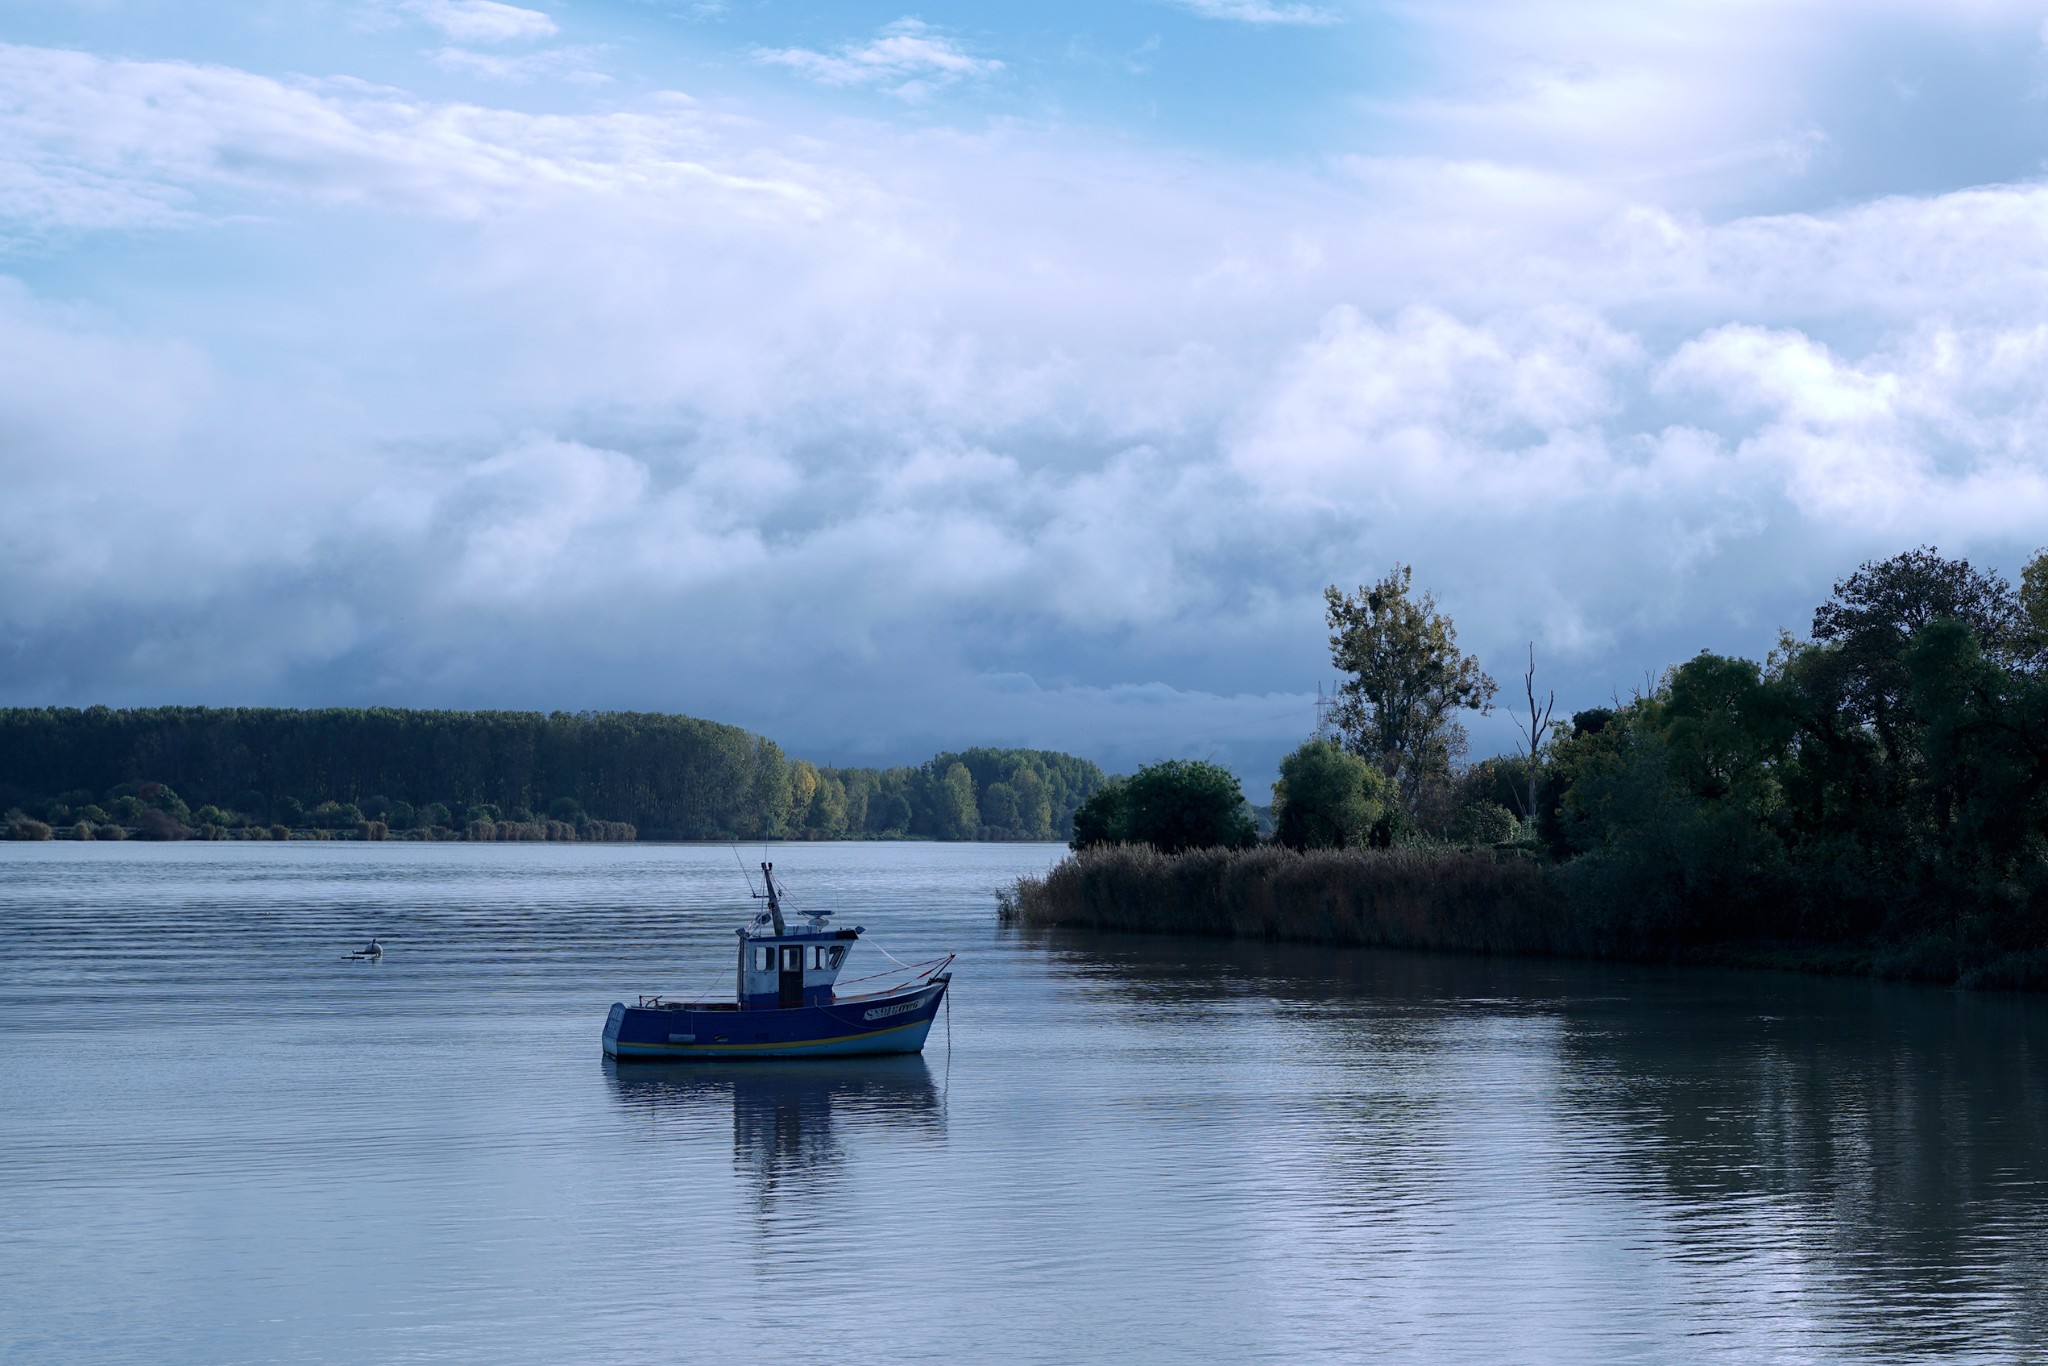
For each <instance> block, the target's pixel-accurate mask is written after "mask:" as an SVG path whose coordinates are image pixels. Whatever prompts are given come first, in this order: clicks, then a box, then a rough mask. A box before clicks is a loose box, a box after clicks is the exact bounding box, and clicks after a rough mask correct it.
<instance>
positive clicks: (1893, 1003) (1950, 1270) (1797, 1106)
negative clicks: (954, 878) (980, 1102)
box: [1030, 931, 2048, 1354]
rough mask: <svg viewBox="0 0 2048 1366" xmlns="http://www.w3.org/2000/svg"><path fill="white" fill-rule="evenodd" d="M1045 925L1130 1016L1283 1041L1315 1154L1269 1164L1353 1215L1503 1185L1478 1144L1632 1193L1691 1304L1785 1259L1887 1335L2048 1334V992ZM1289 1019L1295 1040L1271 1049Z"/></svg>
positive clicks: (1393, 1216)
mask: <svg viewBox="0 0 2048 1366" xmlns="http://www.w3.org/2000/svg"><path fill="white" fill-rule="evenodd" d="M1030 941H1031V942H1034V943H1037V944H1039V945H1041V946H1042V947H1044V948H1045V949H1046V950H1048V951H1049V953H1050V954H1051V955H1052V956H1053V961H1054V963H1055V965H1056V969H1057V970H1058V971H1059V972H1060V973H1062V974H1063V975H1066V976H1068V977H1070V978H1071V979H1075V980H1078V981H1080V982H1083V983H1086V984H1088V985H1089V987H1090V988H1091V989H1093V988H1100V989H1101V991H1102V993H1103V994H1104V997H1105V999H1108V1000H1111V1001H1114V1002H1116V1003H1117V1005H1118V1006H1119V1008H1121V1009H1125V1010H1127V1011H1129V1012H1130V1013H1131V1017H1132V1018H1134V1019H1137V1020H1141V1021H1143V1020H1165V1019H1168V1018H1178V1019H1180V1020H1182V1021H1183V1022H1184V1023H1185V1024H1186V1026H1187V1028H1188V1031H1189V1032H1188V1035H1187V1040H1186V1044H1187V1048H1188V1049H1189V1050H1190V1051H1191V1052H1193V1051H1197V1050H1201V1049H1204V1048H1213V1047H1218V1045H1217V1043H1216V1042H1215V1040H1216V1037H1217V1035H1218V1033H1219V1032H1227V1031H1230V1030H1238V1031H1241V1042H1239V1043H1235V1044H1225V1045H1223V1046H1224V1047H1228V1048H1232V1049H1235V1048H1257V1049H1260V1050H1261V1051H1263V1052H1264V1053H1266V1054H1267V1055H1268V1056H1272V1055H1274V1054H1276V1053H1284V1056H1280V1057H1279V1058H1278V1059H1277V1060H1278V1062H1279V1063H1280V1065H1282V1066H1287V1067H1295V1066H1298V1068H1299V1070H1297V1071H1295V1072H1293V1073H1291V1074H1290V1075H1289V1076H1288V1079H1287V1082H1286V1083H1284V1084H1286V1085H1289V1086H1291V1087H1293V1088H1294V1089H1293V1091H1292V1094H1291V1095H1290V1096H1289V1097H1288V1104H1289V1105H1290V1107H1292V1108H1294V1109H1296V1110H1297V1111H1299V1112H1305V1113H1308V1114H1310V1115H1312V1116H1313V1130H1312V1132H1311V1133H1310V1134H1309V1135H1307V1136H1306V1137H1305V1138H1304V1142H1305V1143H1306V1144H1307V1145H1308V1146H1309V1147H1310V1149H1311V1151H1310V1152H1308V1153H1303V1154H1298V1155H1296V1156H1294V1157H1293V1158H1292V1159H1289V1160H1292V1161H1294V1162H1297V1163H1299V1164H1300V1165H1301V1166H1302V1167H1303V1168H1304V1170H1301V1171H1297V1172H1293V1173H1291V1174H1290V1173H1286V1172H1277V1173H1276V1172H1272V1171H1271V1170H1270V1168H1269V1170H1268V1172H1267V1173H1265V1174H1263V1176H1262V1179H1275V1178H1277V1179H1279V1180H1282V1181H1284V1182H1287V1183H1290V1184H1292V1183H1295V1182H1297V1181H1299V1180H1301V1179H1304V1178H1311V1177H1312V1178H1314V1179H1316V1180H1317V1181H1318V1182H1319V1185H1318V1187H1317V1189H1318V1198H1319V1199H1320V1200H1322V1201H1323V1202H1324V1203H1325V1204H1326V1205H1327V1206H1329V1207H1332V1208H1336V1209H1342V1210H1343V1211H1345V1215H1346V1217H1347V1218H1351V1219H1355V1220H1356V1221H1357V1226H1358V1227H1360V1228H1365V1227H1366V1226H1368V1225H1373V1224H1377V1225H1380V1226H1386V1225H1388V1224H1399V1223H1403V1222H1412V1221H1413V1220H1414V1219H1415V1218H1416V1217H1418V1216H1417V1214H1416V1212H1415V1211H1414V1210H1412V1209H1410V1210H1404V1209H1403V1208H1401V1206H1402V1204H1403V1203H1404V1202H1408V1203H1410V1204H1413V1203H1415V1202H1427V1201H1428V1200H1429V1199H1431V1198H1433V1196H1435V1195H1440V1194H1441V1193H1442V1192H1443V1191H1444V1190H1445V1189H1446V1188H1447V1187H1452V1188H1454V1187H1455V1185H1456V1184H1457V1183H1460V1182H1468V1183H1469V1182H1477V1181H1498V1180H1501V1179H1502V1174H1501V1172H1500V1171H1498V1170H1489V1169H1487V1167H1486V1166H1485V1165H1484V1164H1478V1163H1475V1161H1474V1159H1475V1157H1476V1158H1481V1159H1485V1160H1486V1162H1487V1163H1492V1164H1501V1165H1508V1164H1517V1165H1519V1164H1525V1163H1526V1164H1529V1166H1528V1170H1529V1171H1531V1172H1534V1173H1536V1174H1537V1176H1539V1177H1540V1179H1543V1180H1548V1181H1553V1182H1562V1183H1563V1184H1562V1185H1561V1186H1560V1188H1559V1189H1558V1191H1557V1192H1556V1193H1557V1194H1558V1195H1560V1196H1563V1197H1570V1198H1576V1197H1581V1196H1586V1195H1591V1194H1601V1195H1614V1194H1619V1195H1621V1196H1623V1197H1624V1198H1626V1199H1627V1200H1628V1201H1629V1202H1630V1203H1631V1204H1632V1205H1634V1206H1635V1208H1636V1209H1637V1210H1638V1211H1639V1212H1640V1213H1642V1214H1643V1215H1644V1217H1645V1218H1647V1219H1648V1220H1649V1221H1650V1222H1651V1223H1652V1224H1653V1226H1654V1227H1656V1228H1657V1229H1658V1230H1659V1233H1658V1235H1657V1236H1658V1240H1659V1243H1660V1249H1659V1250H1660V1251H1661V1252H1662V1253H1663V1255H1665V1256H1667V1257H1669V1258H1670V1259H1671V1261H1672V1262H1673V1263H1675V1264H1677V1265H1678V1266H1679V1267H1681V1268H1682V1269H1683V1268H1690V1269H1691V1270H1693V1271H1696V1272H1697V1273H1698V1275H1699V1277H1700V1286H1699V1288H1700V1289H1701V1290H1702V1298H1703V1301H1704V1300H1707V1299H1711V1298H1712V1294H1713V1291H1712V1285H1711V1283H1712V1282H1714V1281H1716V1280H1718V1281H1720V1282H1721V1283H1722V1284H1723V1285H1728V1284H1732V1285H1735V1286H1738V1287H1740V1286H1741V1285H1742V1284H1743V1283H1744V1278H1745V1277H1748V1276H1751V1275H1756V1276H1759V1277H1766V1276H1767V1277H1769V1278H1770V1288H1771V1289H1773V1290H1774V1291H1782V1290H1783V1289H1784V1287H1785V1286H1786V1284H1787V1280H1786V1276H1787V1274H1788V1271H1789V1272H1790V1274H1791V1277H1792V1281H1791V1283H1792V1284H1795V1285H1797V1286H1798V1287H1799V1290H1798V1294H1797V1296H1796V1303H1794V1304H1791V1305H1786V1304H1780V1305H1779V1306H1778V1308H1779V1310H1780V1311H1782V1312H1787V1313H1794V1314H1796V1315H1797V1316H1799V1317H1802V1318H1804V1319H1806V1320H1808V1321H1811V1322H1812V1323H1814V1324H1815V1325H1816V1326H1817V1327H1819V1329H1820V1330H1821V1331H1822V1332H1824V1333H1837V1332H1839V1333H1846V1334H1848V1335H1850V1336H1851V1337H1852V1338H1853V1339H1854V1340H1855V1341H1856V1342H1857V1344H1858V1345H1859V1346H1861V1347H1866V1348H1868V1349H1869V1350H1871V1351H1873V1352H1884V1353H1894V1354H1910V1353H1924V1352H1933V1351H1938V1350H1971V1349H1974V1350H1977V1351H1980V1352H1996V1351H1998V1350H2001V1347H2002V1346H2003V1348H2004V1349H2007V1350H2010V1349H2012V1348H2014V1347H2016V1346H2017V1345H2018V1344H2022V1343H2038V1342H2041V1341H2044V1340H2048V1289H2044V1286H2048V1000H2043V999H2040V998H2034V997H2020V996H1998V995H1994V994H1986V993H1970V994H1963V993H1955V992H1948V991H1942V990H1936V989H1931V988H1925V987H1914V986H1893V985H1885V984H1873V983H1870V982H1867V981H1854V982H1847V981H1835V980H1828V979H1817V978H1810V977H1801V976H1796V975H1793V974H1775V973H1748V972H1720V971H1712V970H1704V969H1664V968H1657V967H1643V966H1630V965H1626V964H1593V963H1573V962H1556V961H1543V960H1534V961H1532V960H1526V959H1484V958H1464V957H1456V956H1449V955H1434V954H1423V953H1402V952H1392V951H1374V950H1364V949H1331V948H1326V947H1320V946H1309V945H1291V944H1257V943H1251V944H1248V943H1244V942H1242V941H1229V940H1203V939H1177V938H1172V937H1164V936H1160V937H1154V936H1127V935H1098V934H1089V933H1085V932H1079V931H1053V932H1042V933H1035V934H1032V935H1031V936H1030ZM1303 1031H1306V1032H1305V1033H1304V1032H1303ZM1283 1032H1285V1033H1291V1034H1293V1036H1294V1039H1295V1041H1296V1042H1293V1043H1290V1044H1287V1045H1285V1046H1283V1047H1276V1046H1275V1044H1274V1043H1273V1040H1272V1037H1267V1038H1264V1039H1262V1038H1261V1037H1260V1035H1261V1033H1264V1034H1266V1035H1268V1036H1276V1035H1279V1034H1281V1033H1283ZM1332 1068H1335V1069H1336V1071H1337V1072H1338V1073H1339V1076H1338V1077H1335V1078H1331V1077H1329V1072H1330V1070H1331V1069H1332ZM1319 1078H1321V1080H1319ZM1518 1091H1519V1092H1520V1094H1519V1095H1518V1094H1517V1092H1518ZM1482 1094H1483V1095H1484V1097H1485V1099H1484V1103H1483V1104H1482V1105H1477V1106H1474V1105H1472V1104H1471V1101H1472V1099H1473V1098H1474V1097H1475V1096H1479V1095H1482ZM1461 1107H1463V1108H1461ZM1517 1115H1519V1116H1520V1117H1521V1118H1523V1119H1525V1120H1526V1121H1527V1126H1526V1128H1525V1129H1524V1130H1523V1131H1522V1132H1519V1133H1518V1132H1516V1131H1515V1130H1514V1127H1513V1126H1514V1120H1515V1117H1516V1116H1517ZM1486 1125H1491V1126H1495V1127H1493V1128H1491V1129H1482V1128H1481V1127H1479V1126H1486ZM1275 1160H1278V1159H1275ZM1461 1164H1462V1165H1461ZM1439 1216H1440V1212H1437V1211H1423V1212H1422V1213H1421V1216H1420V1217H1422V1218H1424V1220H1425V1221H1426V1220H1427V1219H1429V1218H1435V1217H1439Z"/></svg>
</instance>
